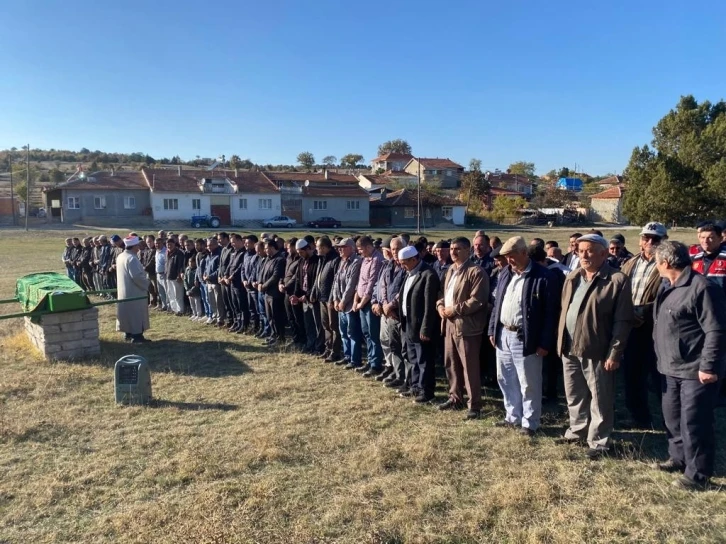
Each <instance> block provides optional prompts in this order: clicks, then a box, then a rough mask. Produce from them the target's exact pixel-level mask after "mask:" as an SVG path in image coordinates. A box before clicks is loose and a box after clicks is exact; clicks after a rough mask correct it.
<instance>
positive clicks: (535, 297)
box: [489, 236, 557, 436]
mask: <svg viewBox="0 0 726 544" xmlns="http://www.w3.org/2000/svg"><path fill="white" fill-rule="evenodd" d="M499 253H500V255H503V256H504V257H505V258H506V260H507V266H505V267H504V268H503V269H502V271H501V272H500V274H499V281H498V282H497V294H496V297H495V299H494V301H495V302H494V308H493V310H492V314H491V317H490V319H489V341H490V342H491V344H492V345H493V346H494V347H495V348H496V354H497V381H498V382H499V388H500V389H501V390H502V394H503V395H504V408H505V411H506V415H505V418H504V420H503V421H501V422H499V423H498V425H499V426H502V427H513V428H514V427H518V428H519V429H518V430H519V432H520V433H521V434H523V435H525V436H533V435H534V433H535V431H537V429H538V428H539V426H540V417H541V415H542V360H543V358H544V357H545V356H546V355H547V354H548V353H549V352H550V351H551V350H552V349H553V348H554V343H555V324H556V323H557V315H556V310H557V299H556V289H555V288H554V286H553V285H552V284H551V282H552V281H553V280H551V276H550V274H551V273H550V272H549V271H548V270H547V269H546V268H545V267H544V266H542V265H540V264H537V263H536V262H534V261H533V260H532V259H531V258H530V257H529V252H528V247H527V244H526V242H525V241H524V238H522V237H521V236H515V237H513V238H510V239H509V240H507V241H506V242H504V245H502V247H501V249H500V250H499Z"/></svg>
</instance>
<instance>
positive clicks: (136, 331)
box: [116, 236, 149, 344]
mask: <svg viewBox="0 0 726 544" xmlns="http://www.w3.org/2000/svg"><path fill="white" fill-rule="evenodd" d="M124 244H125V247H126V249H125V250H124V251H123V252H122V253H121V255H119V256H118V258H117V259H116V271H117V276H116V278H117V285H118V299H119V303H118V304H117V305H116V330H117V331H121V332H123V333H124V335H125V339H126V340H127V341H130V342H132V343H134V344H138V343H142V342H148V341H149V340H147V339H146V338H144V331H145V330H147V329H148V328H149V306H148V305H147V303H146V294H147V292H148V289H149V278H148V277H147V276H146V272H145V271H144V267H143V266H142V265H141V262H140V261H139V259H138V257H137V253H138V251H139V237H138V236H129V237H127V238H125V239H124ZM136 297H143V298H141V299H139V300H132V301H129V302H121V301H122V300H124V299H127V298H136Z"/></svg>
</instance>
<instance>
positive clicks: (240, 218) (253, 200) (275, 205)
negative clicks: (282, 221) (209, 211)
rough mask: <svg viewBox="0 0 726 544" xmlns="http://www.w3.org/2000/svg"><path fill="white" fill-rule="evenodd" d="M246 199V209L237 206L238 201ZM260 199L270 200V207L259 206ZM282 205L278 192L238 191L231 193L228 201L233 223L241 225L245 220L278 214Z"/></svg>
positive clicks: (256, 219)
mask: <svg viewBox="0 0 726 544" xmlns="http://www.w3.org/2000/svg"><path fill="white" fill-rule="evenodd" d="M242 199H247V209H241V208H240V207H239V201H240V200H242ZM260 200H272V208H271V209H267V208H260ZM281 209H282V205H281V202H280V193H264V194H260V193H254V194H252V193H239V194H236V195H233V196H232V198H231V202H230V212H231V219H232V224H233V225H243V224H245V222H246V221H261V220H263V219H270V218H271V217H274V216H275V215H280V213H281V211H280V210H281Z"/></svg>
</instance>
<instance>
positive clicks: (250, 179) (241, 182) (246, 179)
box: [227, 170, 278, 193]
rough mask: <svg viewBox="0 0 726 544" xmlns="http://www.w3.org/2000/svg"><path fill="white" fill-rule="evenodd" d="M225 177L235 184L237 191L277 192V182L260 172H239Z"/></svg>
mask: <svg viewBox="0 0 726 544" xmlns="http://www.w3.org/2000/svg"><path fill="white" fill-rule="evenodd" d="M227 179H228V180H229V181H231V182H232V183H234V184H235V185H237V192H239V193H277V192H278V189H277V184H276V183H274V182H272V181H270V179H268V178H267V176H265V175H264V174H263V173H262V172H256V171H253V170H251V171H249V172H239V173H238V175H237V176H235V175H234V173H232V175H229V176H227Z"/></svg>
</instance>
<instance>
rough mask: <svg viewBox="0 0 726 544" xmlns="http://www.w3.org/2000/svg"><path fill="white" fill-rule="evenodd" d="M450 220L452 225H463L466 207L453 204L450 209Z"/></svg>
mask: <svg viewBox="0 0 726 544" xmlns="http://www.w3.org/2000/svg"><path fill="white" fill-rule="evenodd" d="M451 222H452V223H454V225H464V224H465V223H466V207H464V206H453V207H452V209H451Z"/></svg>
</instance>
